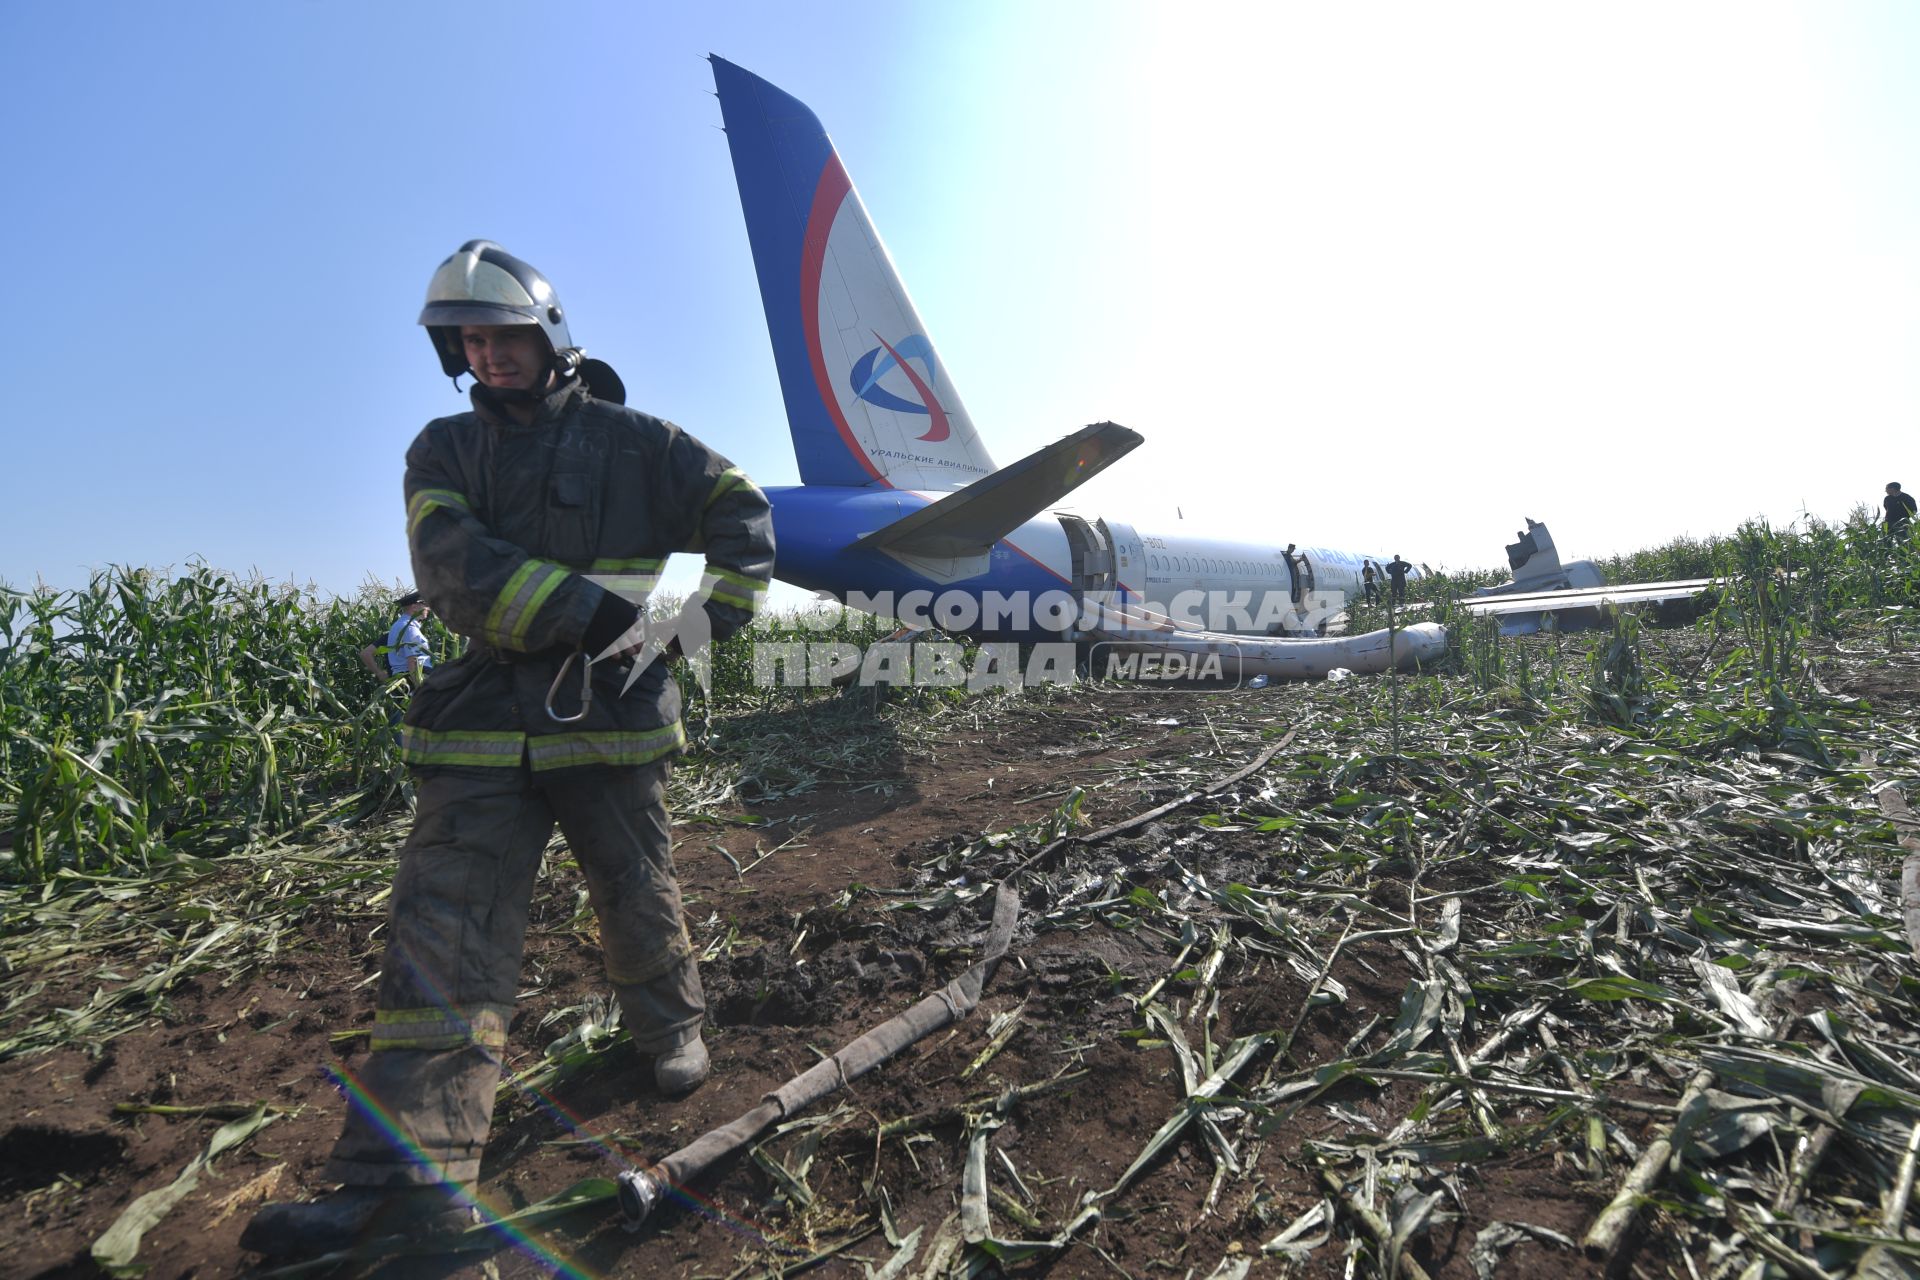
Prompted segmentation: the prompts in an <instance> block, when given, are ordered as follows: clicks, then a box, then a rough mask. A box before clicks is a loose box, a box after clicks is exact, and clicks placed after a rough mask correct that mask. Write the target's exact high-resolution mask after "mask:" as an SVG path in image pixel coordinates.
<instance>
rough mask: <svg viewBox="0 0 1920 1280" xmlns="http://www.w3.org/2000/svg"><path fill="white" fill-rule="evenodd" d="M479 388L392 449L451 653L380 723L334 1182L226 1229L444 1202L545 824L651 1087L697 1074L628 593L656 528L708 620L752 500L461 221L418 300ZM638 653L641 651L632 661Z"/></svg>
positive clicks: (713, 627) (748, 581)
mask: <svg viewBox="0 0 1920 1280" xmlns="http://www.w3.org/2000/svg"><path fill="white" fill-rule="evenodd" d="M420 323H421V324H422V325H424V326H426V328H427V333H428V336H429V337H430V338H431V339H432V342H433V347H434V351H435V352H436V354H437V355H438V356H439V360H440V367H441V369H442V370H443V371H445V372H446V373H447V374H448V375H449V376H450V377H453V378H454V379H455V380H456V381H455V385H456V386H458V378H459V377H460V376H461V375H463V374H467V373H471V374H472V375H473V377H474V379H475V383H476V385H475V386H474V387H473V389H472V394H471V400H472V409H471V411H469V412H466V413H460V414H455V415H454V416H452V417H448V418H441V419H438V420H436V421H434V422H430V423H428V424H427V426H426V429H425V430H423V431H422V432H421V433H420V435H419V437H418V438H417V439H415V441H414V442H413V445H412V447H411V448H410V449H409V450H408V451H407V471H406V497H407V537H408V541H409V543H410V545H411V548H412V552H413V567H414V575H415V581H416V582H417V583H418V584H419V585H420V587H421V589H422V591H423V593H424V594H425V596H426V598H428V599H430V600H432V601H433V605H434V609H435V611H436V612H438V613H439V614H440V616H441V618H442V619H443V620H444V621H445V622H446V623H447V625H448V626H449V627H450V628H451V629H453V630H454V631H456V632H458V633H460V634H463V635H465V636H468V637H469V638H470V639H471V644H470V645H469V648H468V651H467V653H466V654H465V655H464V656H462V657H461V658H459V659H458V660H456V661H454V662H450V663H447V664H445V665H443V666H441V667H439V668H437V669H435V670H434V671H433V672H432V674H431V675H429V676H428V678H427V680H426V682H425V684H424V685H423V686H422V687H421V689H420V690H419V692H418V693H417V694H416V695H415V696H414V699H413V702H412V704H411V706H410V707H409V708H408V711H407V715H406V719H405V722H404V724H403V725H402V727H401V755H402V758H403V759H404V760H405V761H406V762H407V764H408V765H409V766H410V767H411V768H412V769H413V770H414V773H415V776H416V779H417V794H418V803H419V807H418V815H417V817H416V819H415V822H414V826H413V830H412V832H411V834H410V835H409V837H408V839H407V842H406V845H405V847H404V848H403V849H402V851H401V855H400V867H399V871H398V873H397V874H396V876H395V879H394V884H393V895H392V901H391V914H390V917H389V922H388V929H387V943H386V955H385V960H384V962H383V965H382V969H381V977H380V986H379V991H378V1001H377V1004H378V1009H377V1013H376V1014H375V1021H374V1027H373V1032H372V1039H371V1045H370V1049H371V1052H370V1053H369V1055H368V1057H367V1058H366V1059H365V1061H363V1062H361V1063H359V1064H357V1065H356V1066H355V1067H354V1068H351V1069H349V1070H347V1071H345V1072H344V1073H343V1074H344V1075H345V1077H346V1078H345V1079H344V1081H343V1082H342V1083H343V1090H342V1091H343V1092H344V1093H345V1094H346V1096H347V1099H348V1104H349V1105H348V1114H347V1119H346V1124H345V1128H344V1131H343V1132H342V1134H341V1136H340V1139H339V1141H338V1143H337V1144H336V1145H335V1147H334V1150H333V1154H332V1158H331V1159H330V1161H329V1162H328V1164H327V1168H326V1175H327V1177H328V1178H330V1179H332V1180H334V1181H338V1182H340V1183H343V1184H345V1185H344V1186H343V1187H342V1188H341V1189H340V1190H339V1191H336V1192H334V1193H333V1194H331V1195H329V1196H327V1197H325V1198H323V1199H321V1200H318V1201H314V1202H310V1203H305V1204H282V1205H269V1206H267V1207H266V1208H264V1209H262V1210H261V1211H260V1212H259V1213H258V1214H256V1215H255V1218H254V1220H253V1221H252V1222H251V1223H250V1224H249V1225H248V1228H247V1231H246V1233H245V1235H243V1237H242V1243H243V1244H244V1245H246V1246H247V1247H248V1248H252V1249H255V1250H258V1251H260V1252H266V1253H274V1254H304V1253H318V1252H323V1251H329V1250H333V1249H339V1248H345V1247H348V1246H350V1245H351V1244H353V1243H354V1242H355V1241H356V1240H364V1239H368V1238H373V1237H380V1236H387V1235H393V1234H418V1233H419V1232H421V1231H423V1230H425V1231H432V1230H437V1229H443V1228H449V1227H454V1226H459V1225H463V1224H464V1222H465V1221H466V1219H467V1215H468V1212H469V1205H470V1203H471V1202H470V1198H469V1197H468V1196H467V1194H466V1192H465V1188H466V1187H467V1185H468V1184H470V1183H472V1182H473V1180H474V1179H475V1178H476V1176H477V1175H478V1173H479V1168H480V1155H481V1151H482V1149H483V1148H484V1147H485V1145H486V1138H487V1130H488V1126H489V1124H490V1121H491V1113H492V1110H493V1097H494V1090H495V1087H496V1085H497V1084H498V1082H499V1079H500V1073H501V1065H500V1052H501V1050H502V1048H503V1047H504V1046H505V1044H506V1037H507V1025H508V1022H509V1020H510V1019H511V1017H512V1013H513V1003H514V996H515V991H516V988H517V985H518V978H519V971H520V959H521V950H522V946H523V944H524V941H525V936H526V929H527V917H528V910H529V906H530V904H531V899H532V894H533V880H534V874H535V871H536V869H537V868H538V867H539V865H540V860H541V854H542V851H543V850H544V849H545V848H546V844H547V841H548V838H549V836H550V834H551V832H552V829H553V826H554V824H555V822H558V823H559V826H560V829H561V831H562V833H563V834H564V835H565V836H566V839H567V844H568V845H569V847H570V848H571V850H572V853H573V856H574V858H575V859H576V860H577V861H578V863H579V865H580V869H581V871H582V873H583V874H584V876H585V878H586V882H587V889H588V894H589V896H590V898H591V901H592V904H593V908H594V911H595V913H596V914H597V915H598V917H599V922H600V937H601V943H602V947H603V950H604V953H605V962H606V971H607V977H608V980H609V981H610V983H611V984H612V986H613V990H614V992H615V994H616V996H617V997H618V999H619V1003H620V1008H621V1013H622V1018H623V1021H624V1023H625V1025H626V1027H627V1029H628V1031H629V1032H630V1033H631V1035H632V1037H633V1041H634V1044H635V1045H636V1046H637V1047H638V1048H639V1050H640V1051H641V1052H642V1053H643V1054H648V1055H652V1057H653V1076H654V1080H655V1082H656V1084H657V1086H658V1087H659V1089H660V1090H661V1091H662V1092H663V1093H666V1094H669V1095H672V1094H679V1093H684V1092H686V1091H688V1090H690V1089H693V1088H696V1087H697V1086H698V1085H699V1084H700V1083H701V1082H702V1081H703V1080H705V1079H706V1076H707V1073H708V1056H707V1050H706V1046H705V1044H704V1043H703V1042H702V1039H701V1025H702V1021H703V1017H704V1014H705V1001H704V998H703V996H702V993H701V989H700V974H699V971H698V968H697V967H696V965H695V960H694V956H693V950H692V946H691V944H690V942H689V940H688V936H687V931H686V927H685V924H684V922H683V920H682V918H681V903H680V890H679V886H678V884H677V882H676V880H675V876H674V867H673V859H672V854H671V841H670V837H669V834H668V817H667V811H666V807H665V804H664V802H663V795H664V791H665V787H666V781H667V770H668V762H669V761H670V760H671V759H672V758H673V757H674V756H675V755H677V754H678V753H680V752H681V751H682V750H683V749H684V746H685V738H684V735H683V732H682V729H681V725H680V714H679V713H680V696H679V686H678V684H677V682H676V681H675V680H674V679H673V676H672V672H671V671H670V670H669V664H670V662H672V661H673V660H674V659H675V657H676V653H675V652H672V651H669V652H668V653H666V654H664V655H661V656H654V655H655V648H654V647H653V646H644V647H643V645H642V643H641V637H642V635H643V633H644V627H643V626H642V625H641V624H640V622H639V619H640V615H641V610H640V608H639V607H638V604H637V600H639V599H640V598H642V597H643V595H644V592H645V591H646V590H648V589H649V588H650V587H651V585H652V583H653V582H654V580H655V578H656V577H657V575H658V573H659V571H660V568H661V566H662V565H663V564H664V563H665V561H666V558H667V556H668V555H670V554H671V553H673V552H676V551H699V552H701V553H702V554H703V555H704V556H705V559H706V573H705V576H704V577H703V579H702V583H701V590H700V593H699V595H698V596H696V597H695V601H696V602H697V607H692V608H690V610H689V611H688V613H686V614H683V619H690V620H691V621H692V622H693V623H696V624H698V625H697V627H696V628H695V629H706V630H709V631H710V633H711V635H712V636H713V637H714V638H723V637H725V636H726V635H728V634H730V633H731V632H733V631H735V630H737V629H739V628H740V627H741V626H743V625H745V624H746V623H747V621H748V620H749V619H750V617H751V616H752V613H753V610H754V608H755V607H756V605H757V603H758V602H759V600H760V599H761V597H762V595H763V592H764V590H765V587H766V583H767V580H768V577H769V576H770V574H771V572H772V568H773V525H772V518H771V513H770V510H769V508H768V505H767V500H766V498H765V496H764V495H762V494H761V492H760V491H759V490H758V489H757V488H755V487H754V485H753V484H752V483H751V482H750V481H748V480H747V478H746V477H745V476H744V475H743V474H741V472H740V471H739V469H738V468H736V467H733V466H731V465H730V464H729V463H728V462H727V460H726V459H725V458H723V457H721V456H720V455H719V454H717V453H715V452H714V451H713V450H712V449H709V448H708V447H707V446H706V445H704V444H702V443H701V442H700V441H698V440H696V439H694V438H693V437H692V436H690V435H688V434H687V433H686V432H684V431H682V430H680V429H679V428H678V427H676V426H674V425H673V424H671V423H669V422H664V421H662V420H661V419H659V418H655V417H652V416H650V415H648V414H644V413H640V412H637V411H635V410H633V409H629V408H626V407H624V406H623V404H622V403H621V401H622V400H623V398H624V389H623V388H622V387H621V386H620V381H619V379H618V377H616V376H615V375H614V374H613V371H612V370H611V369H609V368H608V367H607V366H605V365H604V364H601V363H600V362H598V361H593V360H588V359H586V358H585V357H584V355H583V353H582V352H581V351H580V349H579V348H577V347H576V346H574V344H573V340H572V338H571V336H570V335H569V333H568V329H567V319H566V313H565V311H564V310H563V309H562V307H561V305H560V299H559V298H558V296H557V295H556V294H555V292H554V289H553V286H552V285H551V284H549V283H548V281H547V280H546V278H545V277H544V276H542V275H541V274H540V273H539V272H538V271H535V270H534V269H533V268H532V267H531V266H529V265H528V264H526V263H525V262H522V261H521V260H520V259H518V258H515V257H513V256H512V255H510V254H508V253H507V252H506V251H505V250H503V249H501V248H500V246H498V245H496V244H493V243H491V242H489V241H485V240H474V241H470V242H468V243H467V244H465V245H463V246H461V248H460V251H459V252H458V253H456V254H454V255H453V256H452V257H450V258H448V259H447V260H446V261H445V262H444V263H442V264H441V266H440V268H439V270H438V271H436V272H435V273H434V276H433V280H432V282H431V283H430V284H429V286H428V289H427V304H426V307H425V309H424V310H423V311H422V312H421V313H420ZM636 661H638V662H643V663H646V665H644V666H643V667H642V668H641V670H640V671H639V672H637V673H636V672H634V670H633V666H634V664H635V662H636Z"/></svg>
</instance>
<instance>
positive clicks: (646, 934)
mask: <svg viewBox="0 0 1920 1280" xmlns="http://www.w3.org/2000/svg"><path fill="white" fill-rule="evenodd" d="M666 778H667V766H666V765H665V764H660V765H654V766H650V767H647V768H642V769H622V770H619V771H617V772H599V771H596V773H595V774H594V775H593V776H587V777H580V778H568V777H566V776H564V775H562V776H560V777H554V776H551V775H548V776H536V775H535V774H533V773H532V771H531V770H529V769H528V768H526V767H525V766H524V765H523V766H521V767H520V768H517V769H493V770H487V771H485V772H484V773H483V772H481V771H478V770H476V771H473V772H470V773H460V774H452V773H444V774H436V775H429V776H426V777H422V778H420V779H419V782H418V797H419V811H418V816H417V817H416V819H415V820H414V825H413V831H412V833H411V834H410V835H409V836H408V837H407V843H406V845H405V847H404V848H402V850H401V853H400V869H399V871H398V873H397V874H396V875H395V877H394V883H393V897H392V903H391V907H390V911H389V916H388V922H387V949H386V958H385V960H384V962H383V966H382V971H381V975H380V991H379V1013H378V1015H377V1021H376V1022H375V1025H374V1028H373V1042H372V1052H371V1053H370V1054H369V1055H368V1057H367V1058H366V1059H365V1061H364V1062H361V1063H357V1064H350V1065H349V1066H348V1067H347V1068H346V1069H345V1074H346V1075H347V1077H348V1081H349V1088H348V1108H347V1122H346V1127H345V1129H344V1131H343V1132H342V1133H341V1136H340V1140H339V1142H338V1143H337V1144H336V1145H335V1147H334V1150H333V1157H332V1159H331V1160H330V1161H329V1162H328V1165H327V1169H326V1174H325V1176H326V1177H328V1178H330V1179H332V1180H335V1181H339V1182H345V1183H349V1184H354V1185H362V1186H365V1185H390V1184H402V1183H423V1182H433V1181H438V1180H441V1179H447V1180H449V1181H454V1182H471V1181H473V1180H474V1178H476V1177H477V1176H478V1175H479V1171H480V1153H481V1151H482V1150H483V1149H484V1148H485V1146H486V1139H487V1129H488V1126H489V1123H490V1121H491V1117H492V1112H493V1095H494V1089H495V1086H496V1085H497V1084H498V1083H499V1079H500V1070H501V1069H500V1058H499V1050H500V1048H501V1047H502V1046H503V1045H504V1043H505V1031H506V1026H507V1023H508V1021H509V1020H510V1018H511V1016H512V1009H513V1003H514V995H515V992H516V990H517V988H518V984H519V978H520V958H521V952H522V949H523V947H524V945H525V942H526V933H527V917H528V912H529V909H530V908H531V905H532V899H533V882H534V876H535V874H536V873H537V872H538V870H539V866H540V858H541V854H542V852H543V851H544V850H545V848H546V845H547V840H548V838H549V836H550V835H551V834H552V831H553V825H554V822H555V821H556V820H557V821H558V822H559V824H560V829H561V831H562V833H564V834H565V836H566V839H567V844H568V846H569V848H570V849H571V850H572V852H573V855H574V859H575V861H576V862H578V864H579V866H580V869H581V871H582V873H583V874H584V876H585V878H586V881H587V892H588V895H589V897H590V898H591V900H592V903H593V908H594V912H595V914H596V915H597V916H598V917H599V920H600V939H601V946H602V949H603V951H604V953H605V961H606V969H607V976H608V978H609V979H610V980H611V982H612V984H613V989H614V993H615V995H616V996H617V997H618V998H619V1001H620V1010H621V1017H622V1021H623V1022H624V1023H625V1025H626V1027H627V1029H628V1030H629V1032H630V1033H631V1034H632V1036H633V1039H634V1043H635V1045H636V1046H637V1047H638V1048H639V1050H640V1051H641V1053H643V1054H648V1053H660V1052H664V1051H665V1050H667V1049H670V1048H673V1047H674V1046H676V1045H679V1044H682V1043H685V1042H686V1041H688V1040H691V1039H692V1038H693V1037H694V1036H697V1035H698V1034H699V1033H700V1025H701V1021H702V1018H703V1016H704V1014H705V1010H706V1003H705V999H704V997H703V996H702V994H701V990H700V972H699V969H698V967H697V966H696V964H695V962H694V959H693V955H692V947H691V945H690V943H689V942H688V939H687V932H686V925H685V922H684V921H683V920H682V918H681V908H680V888H679V885H678V883H677V882H676V881H675V879H674V872H673V856H672V852H671V836H670V835H669V831H668V825H667V824H668V818H667V810H666V803H665V798H664V792H665V787H666Z"/></svg>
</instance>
